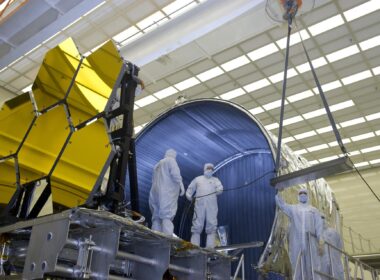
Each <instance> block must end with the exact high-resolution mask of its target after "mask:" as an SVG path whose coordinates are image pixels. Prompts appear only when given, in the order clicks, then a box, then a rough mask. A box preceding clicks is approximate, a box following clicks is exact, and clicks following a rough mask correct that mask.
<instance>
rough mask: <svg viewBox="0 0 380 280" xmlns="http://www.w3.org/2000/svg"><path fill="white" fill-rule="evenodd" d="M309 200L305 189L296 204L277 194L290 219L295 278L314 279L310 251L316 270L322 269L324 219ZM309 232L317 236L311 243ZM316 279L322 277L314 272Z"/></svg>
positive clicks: (281, 207)
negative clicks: (290, 203)
mask: <svg viewBox="0 0 380 280" xmlns="http://www.w3.org/2000/svg"><path fill="white" fill-rule="evenodd" d="M308 200H309V199H308V192H307V190H305V189H301V190H300V191H299V192H298V201H299V203H298V204H296V205H289V204H287V203H285V202H284V201H283V200H282V198H281V197H280V196H279V195H278V194H277V195H276V204H277V206H278V207H279V208H280V209H281V210H282V211H283V212H284V213H285V214H286V215H287V216H288V218H289V220H290V221H289V222H290V225H289V233H288V241H289V242H288V243H289V257H290V262H291V264H292V273H293V276H295V277H294V279H313V278H312V270H311V261H310V252H311V253H312V255H311V257H312V260H313V268H314V270H320V255H322V253H323V242H322V239H321V238H322V232H323V221H322V218H321V214H320V213H319V211H318V210H317V209H316V208H314V207H313V206H311V205H309V203H308ZM309 232H310V233H311V234H314V235H315V236H316V238H315V237H311V240H310V243H309V239H308V233H309ZM310 247H311V250H310ZM301 264H302V265H301ZM302 275H303V277H302ZM314 279H320V277H319V275H318V274H317V273H314Z"/></svg>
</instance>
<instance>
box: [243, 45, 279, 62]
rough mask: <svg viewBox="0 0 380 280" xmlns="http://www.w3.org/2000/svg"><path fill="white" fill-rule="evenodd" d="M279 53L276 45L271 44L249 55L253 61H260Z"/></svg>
mask: <svg viewBox="0 0 380 280" xmlns="http://www.w3.org/2000/svg"><path fill="white" fill-rule="evenodd" d="M275 52H278V48H277V47H276V45H275V44H274V43H270V44H268V45H266V46H264V47H261V48H259V49H257V50H254V51H251V52H249V53H248V54H247V55H248V56H249V58H250V59H251V60H252V61H255V60H259V59H260V58H263V57H266V56H268V55H270V54H272V53H275Z"/></svg>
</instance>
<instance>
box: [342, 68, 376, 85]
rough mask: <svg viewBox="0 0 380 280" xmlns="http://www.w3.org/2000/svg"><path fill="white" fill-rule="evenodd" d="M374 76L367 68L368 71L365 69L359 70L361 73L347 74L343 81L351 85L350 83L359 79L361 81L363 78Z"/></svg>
mask: <svg viewBox="0 0 380 280" xmlns="http://www.w3.org/2000/svg"><path fill="white" fill-rule="evenodd" d="M370 77H372V73H371V71H370V70H366V71H363V72H359V73H356V74H353V75H351V76H347V77H345V78H343V79H342V82H343V84H344V85H349V84H353V83H356V82H358V81H361V80H364V79H367V78H370Z"/></svg>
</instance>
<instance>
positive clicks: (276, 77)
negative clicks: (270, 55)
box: [269, 68, 297, 84]
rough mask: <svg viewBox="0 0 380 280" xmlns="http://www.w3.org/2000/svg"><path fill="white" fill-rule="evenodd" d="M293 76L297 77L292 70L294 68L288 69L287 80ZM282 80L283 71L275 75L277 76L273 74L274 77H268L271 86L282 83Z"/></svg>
mask: <svg viewBox="0 0 380 280" xmlns="http://www.w3.org/2000/svg"><path fill="white" fill-rule="evenodd" d="M294 76H297V72H296V70H294V68H290V69H288V76H287V78H288V79H289V78H292V77H294ZM283 78H284V71H282V72H280V73H277V74H274V75H272V76H270V77H269V80H270V81H271V82H272V83H273V84H275V83H277V82H280V81H282V80H283Z"/></svg>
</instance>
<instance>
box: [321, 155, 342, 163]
mask: <svg viewBox="0 0 380 280" xmlns="http://www.w3.org/2000/svg"><path fill="white" fill-rule="evenodd" d="M337 158H338V156H330V157H325V158H320V159H319V161H320V162H326V161H330V160H333V159H337Z"/></svg>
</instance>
